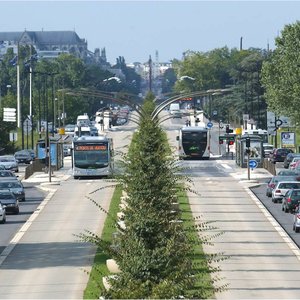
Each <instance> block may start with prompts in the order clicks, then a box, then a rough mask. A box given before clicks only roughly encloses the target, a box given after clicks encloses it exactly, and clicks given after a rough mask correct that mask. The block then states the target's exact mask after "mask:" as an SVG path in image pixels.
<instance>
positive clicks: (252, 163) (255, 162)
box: [249, 160, 257, 169]
mask: <svg viewBox="0 0 300 300" xmlns="http://www.w3.org/2000/svg"><path fill="white" fill-rule="evenodd" d="M249 167H250V168H251V169H255V168H256V167H257V161H256V160H249Z"/></svg>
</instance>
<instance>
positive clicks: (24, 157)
mask: <svg viewBox="0 0 300 300" xmlns="http://www.w3.org/2000/svg"><path fill="white" fill-rule="evenodd" d="M15 159H16V160H17V161H18V162H19V163H25V164H30V162H31V161H32V156H31V153H30V152H29V151H28V150H21V151H17V152H16V153H15Z"/></svg>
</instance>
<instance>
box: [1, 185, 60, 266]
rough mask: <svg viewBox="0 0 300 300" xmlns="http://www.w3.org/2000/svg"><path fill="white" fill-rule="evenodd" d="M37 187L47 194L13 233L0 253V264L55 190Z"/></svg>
mask: <svg viewBox="0 0 300 300" xmlns="http://www.w3.org/2000/svg"><path fill="white" fill-rule="evenodd" d="M38 188H40V189H42V190H44V191H47V192H49V194H48V195H47V196H46V198H45V199H44V200H43V201H42V202H41V203H40V205H39V206H38V207H37V208H36V209H35V211H34V212H33V213H32V214H31V216H30V217H29V218H28V220H27V221H26V222H25V224H24V225H23V226H22V227H21V228H20V230H19V231H18V232H17V233H16V234H15V236H14V237H13V238H12V239H11V240H10V242H9V244H8V246H6V247H5V248H4V250H3V251H2V253H1V254H0V266H1V265H2V264H3V262H4V261H5V259H6V258H7V257H8V255H9V254H10V253H11V252H12V251H13V249H14V248H15V246H16V245H17V244H18V242H19V241H20V240H21V238H22V237H23V235H24V234H25V233H26V231H27V230H28V229H29V227H30V226H31V224H32V223H33V221H34V220H35V219H36V218H37V216H38V215H39V214H40V213H41V211H42V210H43V209H44V207H45V206H46V205H47V203H48V202H49V201H50V199H51V198H52V197H53V196H54V194H55V192H56V191H57V189H50V188H48V187H45V186H41V185H40V186H38Z"/></svg>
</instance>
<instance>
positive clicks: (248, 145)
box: [246, 138, 250, 148]
mask: <svg viewBox="0 0 300 300" xmlns="http://www.w3.org/2000/svg"><path fill="white" fill-rule="evenodd" d="M246 147H247V148H250V138H246Z"/></svg>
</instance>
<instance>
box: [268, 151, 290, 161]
mask: <svg viewBox="0 0 300 300" xmlns="http://www.w3.org/2000/svg"><path fill="white" fill-rule="evenodd" d="M293 152H294V151H293V150H292V149H289V148H276V149H274V150H273V151H272V152H271V153H270V154H269V160H270V161H271V162H272V163H274V164H276V163H277V162H283V161H284V160H285V158H286V156H287V155H288V154H289V153H293Z"/></svg>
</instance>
